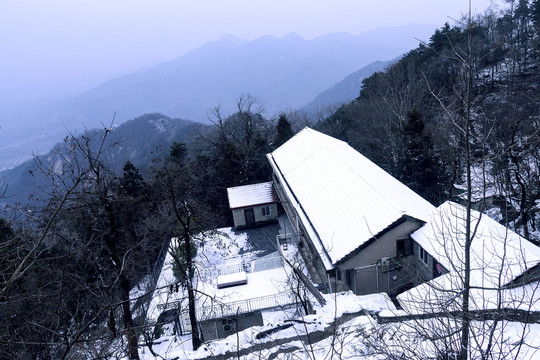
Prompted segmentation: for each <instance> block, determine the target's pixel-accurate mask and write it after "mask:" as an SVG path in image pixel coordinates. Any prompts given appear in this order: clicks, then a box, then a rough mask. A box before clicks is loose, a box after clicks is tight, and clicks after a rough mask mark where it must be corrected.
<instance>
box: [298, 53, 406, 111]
mask: <svg viewBox="0 0 540 360" xmlns="http://www.w3.org/2000/svg"><path fill="white" fill-rule="evenodd" d="M395 61H397V60H396V59H394V60H389V61H375V62H374V63H371V64H369V65H368V66H365V67H363V68H362V69H360V70H358V71H355V72H353V73H352V74H349V75H347V76H346V77H345V78H344V79H343V80H341V81H340V82H338V83H337V84H335V85H333V86H332V87H331V88H329V89H327V90H325V91H323V92H322V93H320V94H319V95H317V96H316V97H315V99H313V101H312V102H310V103H309V104H307V105H305V106H303V107H302V108H301V109H300V110H302V111H306V112H312V111H317V110H319V109H321V108H324V107H328V106H335V105H341V104H345V103H348V102H350V101H352V100H354V99H356V98H357V97H358V95H359V94H360V90H361V89H362V81H363V80H364V79H365V78H367V77H369V76H371V75H372V74H373V73H375V72H377V71H383V70H384V69H386V68H387V67H388V66H390V65H391V64H392V63H394V62H395Z"/></svg>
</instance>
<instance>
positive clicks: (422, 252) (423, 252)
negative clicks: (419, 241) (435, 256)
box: [418, 245, 428, 265]
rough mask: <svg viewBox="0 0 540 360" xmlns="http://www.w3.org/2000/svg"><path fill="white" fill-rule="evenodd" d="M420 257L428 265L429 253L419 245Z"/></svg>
mask: <svg viewBox="0 0 540 360" xmlns="http://www.w3.org/2000/svg"><path fill="white" fill-rule="evenodd" d="M418 257H419V258H420V260H422V262H423V263H424V264H426V265H427V264H428V253H427V251H426V250H424V249H423V248H422V247H421V246H420V245H418Z"/></svg>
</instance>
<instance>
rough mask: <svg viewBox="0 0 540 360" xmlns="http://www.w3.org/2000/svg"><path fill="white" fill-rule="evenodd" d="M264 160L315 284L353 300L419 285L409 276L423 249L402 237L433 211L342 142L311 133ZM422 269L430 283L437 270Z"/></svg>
mask: <svg viewBox="0 0 540 360" xmlns="http://www.w3.org/2000/svg"><path fill="white" fill-rule="evenodd" d="M267 158H268V160H269V161H270V164H271V166H272V169H273V182H274V188H275V190H276V193H277V195H278V197H279V199H280V200H281V203H282V205H283V207H284V209H285V211H286V213H287V216H288V217H289V220H290V221H291V224H292V225H293V227H294V228H295V232H296V235H297V236H298V237H299V238H300V244H301V247H302V248H303V255H304V260H305V261H306V264H307V266H308V268H309V270H310V274H311V277H312V279H313V280H314V282H316V283H319V285H320V286H322V287H323V288H324V287H325V288H326V289H327V290H328V291H338V290H347V289H350V290H352V291H353V292H354V293H356V294H368V293H374V292H387V293H389V294H397V293H400V292H402V291H404V290H406V289H408V288H410V287H413V286H415V285H417V284H419V283H420V282H421V281H420V280H419V279H418V278H417V276H416V273H417V270H416V269H417V268H419V267H420V268H421V267H424V266H426V264H425V262H424V261H422V260H421V259H420V257H419V255H422V254H423V253H422V254H416V255H417V256H416V257H415V256H412V255H415V253H416V252H419V251H422V250H421V247H419V246H418V244H415V242H414V240H412V239H411V238H410V236H409V235H410V234H411V233H412V232H414V231H415V230H417V229H418V228H420V227H421V226H422V225H423V224H424V223H425V221H426V220H427V218H428V216H429V214H430V213H431V212H432V211H433V210H434V207H433V205H431V204H430V203H429V202H427V201H426V200H425V199H423V198H422V197H421V196H419V195H417V194H416V193H414V192H413V191H412V190H411V189H409V188H408V187H407V186H405V185H404V184H402V183H401V182H400V181H398V180H397V179H395V178H394V177H392V176H391V175H390V174H388V173H387V172H385V171H384V170H383V169H381V168H380V167H378V166H377V165H375V164H374V163H373V162H371V161H370V160H368V159H367V158H366V157H364V156H363V155H361V154H360V153H358V152H357V151H356V150H354V149H353V148H352V147H350V146H349V145H348V144H347V143H345V142H343V141H340V140H337V139H334V138H332V137H330V136H327V135H325V134H322V133H320V132H317V131H315V130H313V129H310V128H305V129H303V130H302V131H300V132H299V133H298V134H296V135H295V136H294V137H293V138H291V139H290V140H289V141H288V142H286V143H285V144H283V145H282V146H281V147H279V148H278V149H276V150H275V151H274V152H272V153H270V154H268V155H267ZM428 263H429V261H428ZM429 264H431V263H429ZM429 266H433V269H435V271H433V270H432V269H430V272H431V274H430V276H436V275H438V273H437V272H438V270H441V271H444V269H442V268H441V267H440V266H437V264H434V265H429Z"/></svg>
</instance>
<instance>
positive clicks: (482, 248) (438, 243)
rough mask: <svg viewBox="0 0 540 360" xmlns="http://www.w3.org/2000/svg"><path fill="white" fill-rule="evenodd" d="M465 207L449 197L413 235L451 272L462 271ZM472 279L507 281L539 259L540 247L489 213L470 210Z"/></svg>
mask: <svg viewBox="0 0 540 360" xmlns="http://www.w3.org/2000/svg"><path fill="white" fill-rule="evenodd" d="M465 225H466V208H465V207H464V206H462V205H459V204H456V203H454V202H451V201H447V202H445V203H444V204H442V205H441V206H439V207H438V208H436V209H435V210H434V211H433V213H432V214H431V215H430V216H429V220H428V222H427V223H426V224H425V225H424V226H422V227H421V228H420V229H418V230H416V231H415V232H414V233H412V234H411V237H412V238H413V239H414V240H415V241H416V242H417V243H418V244H420V246H422V247H423V248H424V249H425V250H426V251H427V252H428V253H429V254H430V255H431V256H433V257H434V258H435V259H437V260H438V261H439V262H440V263H441V265H443V266H444V267H445V268H446V269H448V270H449V271H450V272H452V271H458V272H459V271H462V270H463V269H462V264H463V258H464V244H465ZM471 231H473V232H474V236H473V240H472V245H471V269H472V272H471V281H472V284H473V286H482V284H483V285H485V284H486V282H489V283H490V284H491V285H493V286H498V285H499V283H500V285H499V286H502V285H506V284H508V283H509V282H511V281H512V280H514V279H515V278H516V277H518V276H520V275H521V274H523V272H525V271H526V270H528V269H530V268H532V267H534V266H536V265H537V264H539V263H540V248H539V247H538V246H536V245H534V244H532V243H531V242H529V241H528V240H526V239H524V238H523V237H521V236H519V235H518V234H516V233H515V232H513V231H512V230H510V229H508V228H507V227H505V226H503V225H501V224H499V223H498V222H496V221H495V220H493V219H491V218H490V217H488V216H487V215H484V214H481V213H480V212H478V211H474V210H472V211H471Z"/></svg>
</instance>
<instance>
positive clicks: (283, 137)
mask: <svg viewBox="0 0 540 360" xmlns="http://www.w3.org/2000/svg"><path fill="white" fill-rule="evenodd" d="M293 135H294V132H293V130H292V127H291V123H290V122H289V120H287V116H286V115H285V114H281V115H279V119H278V122H277V125H276V138H275V139H274V149H277V148H278V147H280V146H281V145H283V144H284V143H285V142H286V141H287V140H289V139H290V138H291V137H293Z"/></svg>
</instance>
